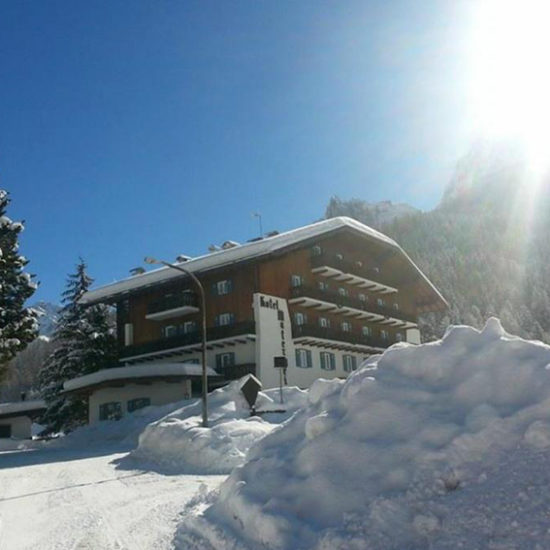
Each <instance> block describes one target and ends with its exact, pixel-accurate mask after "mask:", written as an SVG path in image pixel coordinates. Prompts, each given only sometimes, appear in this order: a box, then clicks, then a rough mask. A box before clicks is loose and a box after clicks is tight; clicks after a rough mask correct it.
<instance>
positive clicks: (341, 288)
mask: <svg viewBox="0 0 550 550" xmlns="http://www.w3.org/2000/svg"><path fill="white" fill-rule="evenodd" d="M338 294H339V295H340V296H343V297H344V298H345V297H346V296H347V295H348V291H347V289H346V288H344V287H340V288H339V289H338Z"/></svg>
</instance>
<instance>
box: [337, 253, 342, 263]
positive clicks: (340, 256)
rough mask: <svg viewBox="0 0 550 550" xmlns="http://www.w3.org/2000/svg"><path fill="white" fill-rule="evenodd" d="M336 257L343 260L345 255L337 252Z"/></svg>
mask: <svg viewBox="0 0 550 550" xmlns="http://www.w3.org/2000/svg"><path fill="white" fill-rule="evenodd" d="M336 259H337V260H338V261H340V262H341V261H342V260H343V259H344V255H343V254H336Z"/></svg>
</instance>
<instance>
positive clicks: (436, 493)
mask: <svg viewBox="0 0 550 550" xmlns="http://www.w3.org/2000/svg"><path fill="white" fill-rule="evenodd" d="M549 369H550V347H549V346H546V345H544V344H542V343H540V342H527V341H524V340H522V339H520V338H516V337H513V336H510V335H508V334H506V333H505V332H504V331H503V329H502V327H501V326H500V323H499V321H498V320H496V319H490V320H489V321H488V323H487V325H486V327H485V328H484V329H483V331H481V332H480V331H477V330H475V329H473V328H470V327H465V326H459V327H452V328H450V329H449V330H448V332H447V333H446V335H445V337H444V338H443V339H442V340H441V341H438V342H434V343H430V344H425V345H421V346H411V345H408V344H397V345H395V346H393V347H392V348H390V349H388V350H387V351H386V352H385V353H384V354H383V355H381V356H376V357H373V358H371V360H370V361H369V362H367V364H366V365H365V366H364V368H362V369H360V370H358V371H356V372H355V373H353V374H352V375H351V376H350V377H349V378H348V379H347V380H346V381H337V380H335V381H330V382H328V381H322V380H319V381H317V382H316V383H315V384H314V385H313V386H312V387H311V389H310V392H309V402H308V405H307V407H305V408H304V409H302V410H301V411H298V412H297V413H296V414H295V415H294V416H293V417H292V419H290V420H289V421H288V422H287V423H286V424H285V425H284V426H282V427H281V429H279V430H276V431H274V432H273V433H271V434H270V435H267V436H266V437H265V438H264V439H263V440H261V441H260V442H259V443H258V444H257V445H255V446H254V447H253V448H252V449H251V450H250V452H249V454H248V457H247V462H246V463H245V464H244V466H243V467H241V468H237V469H236V470H234V471H233V472H232V474H231V475H230V476H229V478H228V479H227V481H226V482H225V483H224V484H223V485H222V487H221V489H220V494H219V496H218V497H217V499H216V500H215V501H214V502H213V504H212V505H211V506H210V507H209V508H208V509H206V511H205V512H204V514H203V516H202V517H200V518H195V519H193V518H188V519H186V520H184V523H183V524H182V526H181V528H180V530H179V532H178V535H177V537H176V543H177V545H178V547H179V548H190V547H199V548H210V547H212V548H217V547H222V546H223V547H224V548H255V549H258V548H270V549H292V548H300V549H308V548H316V549H318V550H328V549H331V550H332V549H346V550H351V549H362V550H363V549H392V548H395V549H397V548H399V549H402V548H407V549H413V548H427V547H430V548H438V545H437V540H438V538H439V539H440V540H441V541H442V545H443V544H444V543H443V541H446V542H445V544H447V545H445V546H441V548H443V547H445V548H456V547H460V544H463V546H462V547H464V548H473V547H476V548H481V547H483V548H490V547H495V548H497V547H498V548H501V547H502V548H509V547H510V548H512V547H514V548H516V547H522V548H526V547H529V548H531V547H532V548H535V545H534V540H533V539H529V540H530V542H529V544H527V542H528V541H527V540H523V541H519V543H516V545H515V546H514V545H513V544H512V546H498V544H497V543H498V541H499V538H498V537H499V536H500V534H501V533H500V532H499V531H498V529H497V527H496V525H497V523H498V521H495V520H491V519H489V518H486V520H485V518H484V516H483V515H481V516H476V517H477V519H476V518H474V516H472V515H470V516H469V517H470V518H471V521H470V522H468V521H466V520H465V521H464V522H463V523H462V524H461V523H460V522H459V521H458V522H457V521H456V517H455V515H454V514H453V506H454V505H458V504H456V502H459V501H460V498H463V499H466V500H465V503H464V502H463V503H462V507H463V509H467V508H468V502H472V503H474V502H476V503H478V504H479V503H480V502H483V499H481V498H480V497H479V495H480V494H482V493H483V490H484V489H483V484H484V483H486V482H487V479H489V481H490V479H491V476H496V475H497V473H498V472H499V471H500V470H501V465H503V464H504V463H505V462H506V460H510V457H512V456H515V454H518V456H520V457H521V456H524V455H528V456H530V457H533V456H538V457H539V461H540V460H543V459H542V458H540V457H541V456H544V457H546V455H547V452H546V453H545V451H548V450H549V449H550V372H549ZM522 453H523V454H522ZM522 460H523V459H522ZM545 460H546V467H548V465H549V463H550V460H549V459H548V458H546V459H545ZM515 464H516V465H517V464H520V465H521V464H522V462H518V463H515ZM543 469H544V468H543V467H542V466H540V468H539V470H541V471H542V470H543ZM520 471H521V474H519V475H520V477H521V475H523V476H524V480H523V481H524V482H525V483H524V485H527V486H533V485H534V484H535V483H536V481H535V480H536V479H537V476H536V475H535V476H534V478H533V477H532V475H533V472H532V471H530V470H529V469H525V470H522V469H521V468H520ZM516 475H517V474H516ZM548 477H549V475H548V474H545V475H544V476H543V479H547V478H548ZM520 485H522V483H516V484H514V483H509V486H510V487H511V489H510V490H511V491H515V492H513V493H511V494H505V495H500V496H501V501H502V505H501V509H502V510H503V511H505V510H509V511H510V510H512V509H513V508H514V506H513V505H512V502H517V499H518V495H517V491H518V487H519V486H520ZM480 487H481V488H480ZM470 493H471V495H470V497H468V494H470ZM539 493H540V494H542V491H539ZM524 496H525V499H527V500H528V499H529V491H528V489H525V495H524ZM211 498H212V497H211ZM468 498H470V501H468ZM520 498H523V497H520ZM506 502H507V503H508V504H506ZM549 505H550V497H546V510H547V509H548V508H549ZM476 509H477V510H478V512H479V513H481V514H482V513H483V510H484V511H485V514H488V515H489V516H490V514H491V508H490V506H487V504H486V503H485V504H479V506H478V507H477V508H476ZM543 515H544V514H543ZM524 516H525V517H530V516H529V514H524ZM538 517H539V518H540V517H542V516H541V514H540V513H539V514H538ZM472 518H473V519H472ZM508 519H510V518H509V516H508ZM510 521H511V520H510ZM476 522H477V523H476ZM502 523H505V521H503V522H502ZM460 525H462V531H461V532H460V533H458V531H460V527H459V526H460ZM482 525H485V526H487V525H490V527H489V530H488V531H483V533H482V534H481V535H480V534H477V535H475V536H479V537H481V538H483V537H485V539H484V542H483V543H479V541H474V542H473V545H472V544H470V543H471V542H472V541H473V539H472V537H473V536H474V535H473V534H471V531H472V530H474V531H475V529H477V528H478V527H480V526H482ZM549 526H550V522H549V521H548V520H546V525H545V526H544V528H543V529H542V531H541V530H540V529H539V530H538V531H537V529H535V528H533V529H532V531H531V532H532V533H536V532H538V533H539V534H540V533H542V534H543V535H544V536H545V537H546V539H549V538H550V534H549V533H548V527H549ZM516 527H517V529H516V532H519V533H523V534H524V535H525V534H526V533H527V531H529V529H528V528H525V529H522V528H521V526H517V525H516ZM453 529H455V530H458V531H453ZM512 531H514V528H513V527H510V525H508V532H509V533H510V532H512ZM530 536H531V535H530ZM461 537H462V538H461ZM487 537H488V538H487ZM491 537H493V538H491ZM535 540H536V539H535ZM197 541H199V542H197ZM493 542H494V543H495V544H497V546H494V545H493V546H491V545H492V544H493ZM539 542H540V541H539ZM547 542H549V544H543V545H542V546H541V548H542V547H550V540H548V541H547ZM459 543H460V544H459Z"/></svg>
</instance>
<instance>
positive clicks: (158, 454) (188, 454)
mask: <svg viewBox="0 0 550 550" xmlns="http://www.w3.org/2000/svg"><path fill="white" fill-rule="evenodd" d="M242 380H243V379H241V380H236V381H234V382H231V383H230V384H228V385H227V386H225V387H223V388H220V389H218V390H215V391H214V392H212V393H211V394H210V395H209V397H208V420H209V427H208V428H203V427H202V426H201V421H202V417H201V402H200V401H197V402H195V403H193V404H191V405H188V406H187V407H184V408H182V409H180V410H178V411H175V412H173V413H172V414H170V415H168V416H167V417H165V418H163V419H161V420H159V421H158V422H155V423H153V424H151V425H150V426H148V427H147V428H146V429H145V430H144V432H143V434H142V435H141V436H140V438H139V446H138V448H137V450H136V451H135V452H134V453H132V457H134V458H139V459H141V460H146V461H149V462H154V463H156V464H159V465H161V466H163V467H164V468H165V469H168V470H171V471H174V472H185V473H204V474H207V473H208V474H226V473H229V472H230V471H231V470H232V469H233V468H235V467H236V466H239V465H241V464H242V463H243V462H244V459H245V456H246V453H247V451H248V449H249V448H250V447H251V446H252V444H253V443H255V442H256V441H258V440H259V439H261V438H262V437H264V436H265V435H267V434H268V433H270V432H271V431H273V429H274V428H275V427H276V426H277V425H278V424H280V423H281V422H283V421H285V420H287V419H288V418H289V417H290V416H291V415H292V414H293V413H294V412H295V411H296V410H297V409H298V408H299V407H301V406H303V405H305V404H306V401H307V393H306V392H303V391H301V390H299V389H298V388H285V390H284V402H285V403H284V405H283V406H282V405H280V404H279V403H278V401H277V400H276V399H277V398H278V390H269V391H268V392H265V393H264V392H260V393H259V394H258V399H257V401H256V409H257V410H258V411H262V412H265V411H276V410H278V409H281V408H284V409H285V410H286V413H285V414H281V413H276V412H271V413H268V414H262V416H253V417H251V416H250V410H249V406H248V404H247V403H246V401H245V399H244V397H243V395H242V393H241V390H240V388H241V385H242ZM275 394H277V398H276V397H275Z"/></svg>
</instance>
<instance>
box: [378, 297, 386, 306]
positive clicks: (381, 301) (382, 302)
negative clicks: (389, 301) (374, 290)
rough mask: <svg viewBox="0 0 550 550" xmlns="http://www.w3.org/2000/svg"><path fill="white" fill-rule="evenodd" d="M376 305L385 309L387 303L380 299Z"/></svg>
mask: <svg viewBox="0 0 550 550" xmlns="http://www.w3.org/2000/svg"><path fill="white" fill-rule="evenodd" d="M376 303H377V304H378V305H379V306H380V307H384V306H385V305H386V302H384V300H383V299H382V298H378V300H376Z"/></svg>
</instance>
